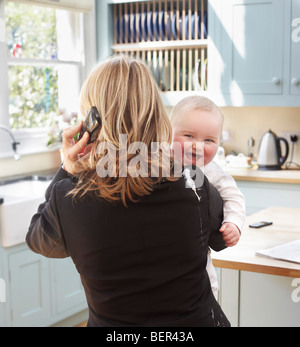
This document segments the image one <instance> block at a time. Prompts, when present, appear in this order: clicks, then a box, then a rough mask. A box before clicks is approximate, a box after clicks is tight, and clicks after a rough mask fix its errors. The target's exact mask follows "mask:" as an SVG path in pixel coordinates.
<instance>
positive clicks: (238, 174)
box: [225, 166, 300, 184]
mask: <svg viewBox="0 0 300 347" xmlns="http://www.w3.org/2000/svg"><path fill="white" fill-rule="evenodd" d="M225 171H227V172H228V173H229V174H230V175H231V176H233V178H234V179H235V180H236V181H255V182H269V183H271V182H272V183H287V184H300V170H293V169H291V170H277V171H263V170H258V169H257V166H254V167H253V168H251V169H235V168H225Z"/></svg>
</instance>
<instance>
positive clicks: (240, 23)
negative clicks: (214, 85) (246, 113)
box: [221, 0, 284, 94]
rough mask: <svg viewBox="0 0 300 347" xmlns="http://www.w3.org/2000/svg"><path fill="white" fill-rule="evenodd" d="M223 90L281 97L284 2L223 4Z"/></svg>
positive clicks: (231, 1)
mask: <svg viewBox="0 0 300 347" xmlns="http://www.w3.org/2000/svg"><path fill="white" fill-rule="evenodd" d="M221 3H222V13H223V23H222V25H223V28H224V30H222V31H221V42H222V46H221V55H222V57H223V59H224V72H223V76H222V90H223V91H224V93H225V94H230V93H231V91H232V89H233V88H236V89H238V90H240V91H241V92H242V94H281V93H282V90H283V87H282V86H283V84H282V82H283V54H282V52H283V15H282V14H283V10H284V3H283V1H281V0H279V1H278V0H227V1H222V2H221Z"/></svg>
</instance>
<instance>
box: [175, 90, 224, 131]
mask: <svg viewBox="0 0 300 347" xmlns="http://www.w3.org/2000/svg"><path fill="white" fill-rule="evenodd" d="M191 110H200V111H207V112H212V113H214V114H217V115H219V116H220V119H221V124H222V128H223V124H224V116H223V113H222V112H221V110H220V109H219V107H218V106H217V105H216V104H215V103H214V102H213V101H211V100H210V99H208V98H206V97H205V96H198V95H193V96H189V97H187V98H184V99H183V100H181V101H180V102H179V103H178V104H177V105H176V106H175V107H174V108H173V110H172V113H171V123H172V124H174V123H175V122H176V120H177V119H178V118H179V117H180V116H181V115H183V114H184V113H185V112H187V111H191Z"/></svg>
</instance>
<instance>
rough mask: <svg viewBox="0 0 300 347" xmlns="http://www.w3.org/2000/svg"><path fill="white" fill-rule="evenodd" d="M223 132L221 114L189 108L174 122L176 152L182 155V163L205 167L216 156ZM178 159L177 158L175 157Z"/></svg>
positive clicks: (173, 140)
mask: <svg viewBox="0 0 300 347" xmlns="http://www.w3.org/2000/svg"><path fill="white" fill-rule="evenodd" d="M221 133H222V120H221V116H220V115H219V114H215V113H213V112H209V111H202V110H188V111H186V112H184V113H183V114H181V115H177V117H176V119H175V120H174V122H173V139H172V142H173V149H174V154H175V157H176V154H177V155H179V153H181V156H182V164H183V165H184V166H185V165H196V166H198V167H203V166H205V165H207V164H209V163H210V162H211V161H212V160H213V158H214V157H215V155H216V153H217V150H218V147H219V142H220V137H221ZM175 159H176V158H175Z"/></svg>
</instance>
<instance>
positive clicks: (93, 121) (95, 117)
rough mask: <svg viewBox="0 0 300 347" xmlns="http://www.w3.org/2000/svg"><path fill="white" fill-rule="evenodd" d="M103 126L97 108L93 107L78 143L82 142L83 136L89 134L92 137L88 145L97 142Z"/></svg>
mask: <svg viewBox="0 0 300 347" xmlns="http://www.w3.org/2000/svg"><path fill="white" fill-rule="evenodd" d="M101 126H102V121H101V117H100V115H99V112H98V110H97V108H96V107H94V106H93V107H92V108H91V109H90V111H89V113H88V115H87V117H86V119H85V121H84V123H83V125H82V128H81V131H80V133H79V137H78V141H80V140H81V139H82V137H83V135H84V134H85V133H86V132H88V133H89V135H90V138H89V141H88V143H87V144H88V145H89V144H90V143H93V142H95V141H96V139H97V136H98V135H99V131H100V128H101Z"/></svg>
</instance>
